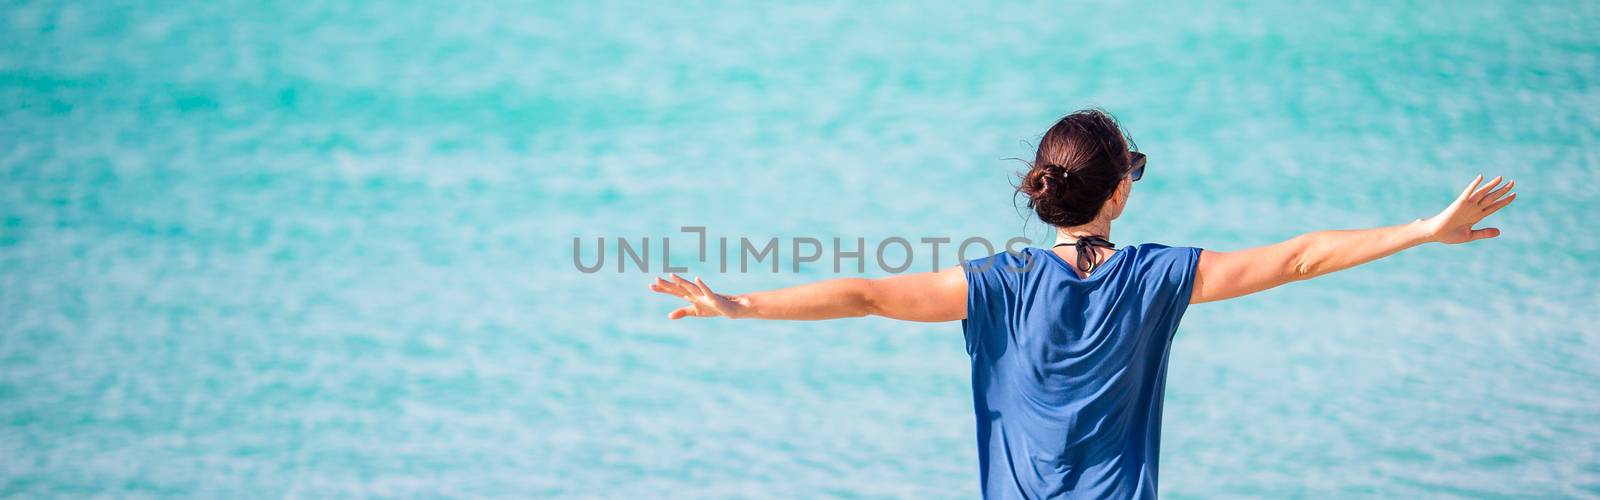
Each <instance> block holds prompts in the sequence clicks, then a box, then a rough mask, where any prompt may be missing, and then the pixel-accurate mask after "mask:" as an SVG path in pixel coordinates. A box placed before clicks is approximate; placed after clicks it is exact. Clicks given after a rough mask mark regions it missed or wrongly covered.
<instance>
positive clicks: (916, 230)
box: [0, 1, 1600, 498]
mask: <svg viewBox="0 0 1600 500" xmlns="http://www.w3.org/2000/svg"><path fill="white" fill-rule="evenodd" d="M1597 26H1600V3H1595V2H1527V3H1523V2H1476V1H1468V2H1372V1H1358V2H1324V3H1302V2H1254V1H1246V2H1228V3H1220V2H1219V3H1216V4H1215V5H1207V6H1196V5H1191V4H1190V3H1189V2H1171V3H1142V2H1138V3H1136V2H1117V3H1110V4H1103V5H1095V6H1066V5H1054V4H1044V3H1036V4H1005V5H983V6H978V5H939V6H936V5H928V4H925V3H913V2H904V3H871V4H868V5H852V4H849V3H843V2H828V3H816V2H806V3H802V4H796V5H778V4H775V3H770V2H769V3H765V5H760V6H752V5H745V4H734V3H729V4H723V3H716V2H706V3H691V4H681V5H679V4H674V3H667V2H662V3H659V4H642V5H633V4H624V3H616V2H549V3H534V4H513V3H509V2H504V3H502V2H495V3H485V4H476V3H469V4H463V3H457V2H354V1H351V2H328V3H321V2H213V3H194V4H188V3H182V4H179V3H172V2H20V3H18V2H4V5H3V7H0V496H18V497H49V496H88V495H110V496H146V495H149V496H166V495H173V496H198V497H212V498H217V497H238V496H244V497H255V496H264V497H274V496H288V495H293V496H315V497H324V496H355V495H362V496H365V495H379V496H406V497H408V496H434V495H451V496H545V495H549V496H571V497H591V496H594V497H624V498H648V497H657V496H685V497H722V496H751V497H773V496H777V497H790V496H799V497H814V496H835V495H836V496H860V497H883V496H900V497H917V498H935V497H952V498H959V497H971V496H974V495H975V494H976V492H977V475H976V470H977V463H976V452H975V443H974V436H973V422H972V416H971V414H970V412H971V400H970V397H971V396H970V393H969V388H968V385H967V384H968V382H967V376H968V369H967V359H966V354H965V352H964V350H963V342H962V339H961V333H960V328H959V326H958V325H956V324H934V325H928V324H901V323H895V322H890V321H887V320H880V319H862V320H851V321H836V322H825V323H756V322H729V321H683V322H667V321H665V320H663V319H662V317H663V316H664V315H665V313H666V312H667V311H669V310H670V309H672V308H673V307H676V306H677V304H675V303H673V302H672V301H671V300H668V299H667V298H665V297H660V296H656V295H654V294H651V293H649V292H647V291H646V290H645V285H646V284H647V282H648V276H649V275H648V274H644V273H639V272H637V271H632V272H628V273H622V274H619V273H616V272H614V270H612V271H610V272H603V273H597V274H583V273H580V272H577V271H576V270H575V269H574V265H573V260H572V252H573V250H572V238H574V237H584V238H595V237H600V236H606V237H618V236H624V237H630V238H640V237H645V236H649V237H652V240H653V241H659V239H658V238H660V237H664V236H682V234H681V233H678V228H679V227H680V226H684V225H702V226H706V227H707V228H708V230H709V231H710V232H711V233H712V236H713V237H715V236H719V235H720V236H732V237H739V236H749V237H753V238H755V237H760V238H765V237H773V236H776V237H783V238H790V237H796V236H811V237H818V238H831V237H843V238H854V237H857V236H862V237H866V238H868V239H869V241H875V240H877V239H881V238H885V237H890V236H902V237H907V238H917V237H922V236H951V237H955V238H961V237H966V236H973V235H977V236H985V237H989V238H991V239H994V240H997V241H1003V240H1004V239H1006V238H1008V237H1011V236H1014V235H1018V234H1027V235H1029V236H1032V237H1034V238H1035V239H1036V240H1042V239H1044V238H1046V237H1047V236H1046V234H1047V230H1046V229H1045V228H1043V227H1042V226H1041V225H1040V224H1039V223H1037V222H1033V223H1026V222H1025V220H1026V219H1025V218H1024V217H1022V216H1021V215H1019V211H1018V210H1017V209H1016V208H1015V205H1014V204H1013V199H1012V196H1011V194H1010V189H1011V188H1010V181H1011V178H1010V175H1011V174H1012V173H1013V172H1014V171H1016V170H1017V169H1018V168H1019V167H1020V166H1021V165H1020V164H1018V163H1017V162H1014V161H1007V160H1005V158H1008V157H1027V156H1029V155H1030V154H1031V153H1030V152H1031V146H1030V144H1031V143H1030V141H1031V140H1033V139H1036V138H1037V137H1038V134H1040V133H1042V132H1043V130H1044V129H1045V128H1046V127H1048V126H1049V124H1050V123H1051V121H1052V120H1053V119H1054V118H1056V117H1058V116H1059V115H1061V114H1064V113H1066V112H1069V111H1071V110H1073V109H1076V108H1079V107H1084V106H1090V105H1096V106H1102V107H1104V108H1106V109H1108V110H1110V111H1111V112H1113V113H1115V114H1117V115H1118V116H1119V117H1120V118H1121V119H1122V120H1123V122H1124V124H1125V125H1126V127H1127V128H1128V129H1129V130H1130V131H1131V132H1132V134H1133V135H1134V137H1135V138H1136V139H1137V140H1138V143H1139V145H1140V147H1141V149H1142V150H1143V151H1145V152H1146V153H1148V154H1149V156H1150V169H1149V171H1148V173H1147V175H1146V178H1145V180H1143V181H1141V182H1140V183H1138V184H1137V185H1136V187H1135V191H1134V194H1133V199H1132V202H1131V205H1130V207H1129V209H1128V210H1127V212H1126V214H1125V216H1124V217H1123V218H1122V219H1121V220H1120V221H1118V223H1117V226H1116V229H1115V231H1114V233H1113V238H1112V240H1113V241H1116V242H1118V243H1119V244H1131V243H1136V242H1144V241H1153V242H1160V243H1166V244H1169V245H1192V246H1200V247H1205V248H1210V249H1217V250H1228V249H1239V248H1245V247H1249V246H1253V245H1259V244H1266V243H1271V242H1275V241H1278V240H1281V239H1285V238H1288V237H1291V236H1294V235H1296V234H1299V233H1300V232H1304V231H1309V230H1314V229H1327V228H1347V227H1362V226H1372V225H1381V224H1393V223H1400V222H1405V221H1408V220H1411V219H1413V218H1417V217H1426V216H1428V215H1431V214H1432V213H1434V212H1435V211H1437V210H1438V209H1440V208H1442V207H1443V206H1444V205H1445V204H1446V203H1448V202H1449V201H1450V200H1451V199H1452V197H1453V196H1454V195H1455V194H1456V193H1457V192H1458V191H1459V190H1460V188H1461V187H1462V185H1464V184H1465V182H1466V181H1468V180H1469V179H1470V178H1471V176H1472V175H1474V174H1476V173H1479V172H1484V173H1489V174H1491V175H1492V174H1505V175H1507V176H1511V177H1515V178H1516V179H1517V180H1518V191H1519V193H1520V195H1519V200H1518V202H1517V204H1515V205H1513V206H1512V207H1511V208H1509V209H1507V210H1506V211H1504V212H1501V213H1500V214H1498V215H1496V216H1495V219H1496V220H1494V221H1493V222H1494V223H1495V225H1497V226H1499V227H1501V228H1502V229H1503V230H1504V236H1502V237H1501V238H1499V239H1496V240H1492V241H1488V242H1482V243H1478V244H1474V245H1470V246H1466V247H1443V246H1430V247H1423V248H1419V249H1416V250H1412V251H1408V252H1406V253H1403V254H1400V255H1398V256H1396V257H1393V258H1391V259H1388V260H1385V261H1381V262H1378V263H1375V264H1372V265H1370V266H1367V267H1363V268H1359V269H1355V270H1351V271H1347V272H1344V273H1341V274H1337V275H1333V276H1329V277H1326V278H1323V279H1319V280H1316V281H1313V282H1309V283H1297V284H1292V285H1289V286H1287V287H1284V288H1281V289H1277V290H1273V291H1270V292H1267V293H1264V294H1260V295H1257V296H1252V297H1248V298H1244V299H1240V300H1237V301H1233V302H1227V303H1220V304H1207V305H1200V306H1195V307H1194V308H1191V309H1190V310H1189V312H1188V314H1187V316H1186V317H1185V320H1184V322H1183V326H1182V328H1181V329H1180V330H1179V333H1178V336H1177V340H1176V343H1175V345H1174V347H1173V352H1172V361H1171V366H1170V372H1169V381H1168V384H1167V403H1166V411H1165V424H1164V437H1165V439H1164V442H1163V447H1162V458H1161V472H1162V476H1161V489H1162V493H1163V495H1165V496H1170V497H1175V498H1185V497H1201V498H1204V497H1241V496H1246V497H1247V496H1260V497H1273V498H1282V497H1297V496H1306V497H1316V498H1334V497H1365V496H1374V497H1387V498H1411V497H1419V496H1421V497H1431V496H1456V495H1460V496H1473V497H1478V496H1483V497H1497V496H1505V497H1567V496H1577V497H1595V496H1600V326H1597V325H1600V286H1597V282H1600V235H1597V231H1596V229H1597V227H1596V224H1595V222H1594V221H1595V220H1596V218H1597V217H1600V187H1597V183H1600V29H1596V28H1597ZM692 241H693V240H682V241H678V242H677V243H679V244H682V245H683V246H682V247H680V246H675V247H674V254H675V255H678V254H681V253H682V252H683V250H682V248H684V247H688V246H690V242H692ZM656 251H657V252H659V248H657V249H656ZM684 255H687V254H684ZM691 260H692V259H683V260H680V261H677V262H675V263H676V264H684V263H688V264H693V265H690V272H691V273H692V274H700V275H702V276H704V277H706V279H707V280H708V281H710V282H711V283H712V284H713V285H714V286H717V287H719V288H721V289H723V290H725V291H729V292H737V291H746V290H753V289H763V288H772V287H778V286H785V285H792V284H797V283H800V282H803V281H806V280H810V279H818V278H823V277H829V276H832V274H831V273H829V272H827V271H829V269H827V266H824V265H816V266H810V267H808V268H806V269H803V270H802V272H801V273H799V274H794V273H787V272H785V273H780V274H773V273H750V274H738V273H726V274H724V273H719V272H717V270H716V269H715V268H714V267H713V266H710V265H706V264H698V263H692V262H688V261H691ZM868 274H869V275H881V274H882V273H868Z"/></svg>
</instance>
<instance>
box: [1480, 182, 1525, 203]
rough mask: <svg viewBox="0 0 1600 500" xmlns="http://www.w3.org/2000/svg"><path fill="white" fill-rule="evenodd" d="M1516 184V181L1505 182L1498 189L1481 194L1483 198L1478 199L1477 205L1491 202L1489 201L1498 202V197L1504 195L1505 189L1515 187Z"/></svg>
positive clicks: (1508, 189)
mask: <svg viewBox="0 0 1600 500" xmlns="http://www.w3.org/2000/svg"><path fill="white" fill-rule="evenodd" d="M1516 185H1517V181H1510V182H1507V183H1505V185H1502V186H1500V188H1499V189H1496V190H1494V191H1490V192H1489V194H1486V195H1483V198H1482V199H1479V200H1478V204H1479V205H1488V204H1491V203H1496V202H1499V201H1500V197H1501V196H1503V195H1505V194H1506V191H1510V190H1511V188H1512V187H1515V186H1516Z"/></svg>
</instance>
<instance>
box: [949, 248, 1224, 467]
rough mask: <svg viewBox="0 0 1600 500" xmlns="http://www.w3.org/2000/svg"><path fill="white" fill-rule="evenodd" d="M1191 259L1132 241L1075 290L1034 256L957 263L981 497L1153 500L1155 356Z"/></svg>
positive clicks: (1169, 332) (1161, 369) (1067, 277)
mask: <svg viewBox="0 0 1600 500" xmlns="http://www.w3.org/2000/svg"><path fill="white" fill-rule="evenodd" d="M1199 256H1200V249H1199V248H1193V247H1168V246H1166V245H1160V244H1156V243H1145V244H1141V245H1135V246H1131V247H1126V248H1123V249H1120V250H1118V251H1117V252H1116V253H1115V254H1113V255H1112V256H1111V257H1108V258H1106V259H1105V261H1104V262H1103V263H1101V264H1100V265H1099V266H1097V267H1095V268H1094V271H1093V272H1092V273H1090V275H1089V277H1087V278H1080V277H1079V276H1078V274H1077V273H1076V272H1075V271H1074V270H1073V269H1071V265H1072V264H1070V263H1068V262H1066V261H1063V260H1062V259H1061V258H1060V257H1059V256H1057V255H1056V254H1054V253H1052V252H1051V251H1049V250H1045V249H1041V248H1026V249H1024V250H1023V251H1021V252H1018V253H1015V254H1013V253H1008V252H1001V253H998V254H995V255H992V256H989V257H984V258H980V259H972V260H968V261H966V262H964V263H963V265H964V267H965V268H966V269H965V270H966V274H967V319H966V320H963V321H962V322H961V326H962V329H963V330H964V331H965V333H966V337H967V353H968V354H971V355H972V403H973V410H974V411H975V412H976V415H977V418H978V467H979V468H980V471H979V481H980V484H981V487H982V489H983V495H984V497H985V498H1055V497H1071V498H1155V496H1156V465H1157V464H1156V462H1157V460H1158V459H1159V458H1160V445H1161V397H1162V391H1163V388H1164V387H1165V382H1166V375H1167V351H1168V347H1169V346H1170V345H1171V341H1172V336H1173V333H1174V332H1176V331H1177V330H1178V320H1179V319H1180V318H1182V317H1183V312H1184V310H1185V309H1187V308H1188V306H1189V295H1190V293H1191V291H1192V289H1193V288H1194V275H1195V265H1196V263H1198V262H1199Z"/></svg>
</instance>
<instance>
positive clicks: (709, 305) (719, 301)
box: [650, 274, 747, 319]
mask: <svg viewBox="0 0 1600 500" xmlns="http://www.w3.org/2000/svg"><path fill="white" fill-rule="evenodd" d="M671 276H672V280H671V281H668V280H664V279H661V278H656V280H655V282H654V283H651V284H650V289H651V290H654V291H657V292H660V293H664V294H667V295H671V296H673V297H677V298H680V299H683V300H686V301H688V302H689V305H686V306H683V307H680V308H678V309H676V310H674V311H672V312H671V313H668V314H667V319H681V318H684V317H688V316H698V317H712V316H726V317H729V318H738V317H740V316H743V315H744V312H745V310H746V309H747V307H746V306H747V304H746V303H745V301H744V300H742V299H740V298H738V297H730V296H727V295H722V294H719V293H716V292H713V291H711V287H709V286H706V283H705V282H704V281H700V278H695V279H694V281H693V282H691V281H689V280H686V279H683V278H679V277H678V275H676V274H673V275H671Z"/></svg>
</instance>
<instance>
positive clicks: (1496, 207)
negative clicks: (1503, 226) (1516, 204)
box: [1483, 193, 1517, 217]
mask: <svg viewBox="0 0 1600 500" xmlns="http://www.w3.org/2000/svg"><path fill="white" fill-rule="evenodd" d="M1516 199H1517V193H1511V195H1510V196H1507V197H1505V198H1501V199H1500V201H1497V202H1494V204H1493V205H1489V207H1488V208H1485V209H1483V216H1484V217H1488V216H1490V215H1494V213H1495V212H1499V211H1500V209H1502V208H1505V207H1506V205H1510V204H1511V202H1512V201H1513V200H1516Z"/></svg>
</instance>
